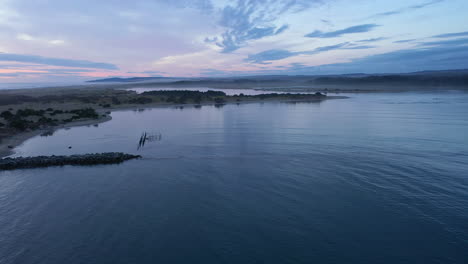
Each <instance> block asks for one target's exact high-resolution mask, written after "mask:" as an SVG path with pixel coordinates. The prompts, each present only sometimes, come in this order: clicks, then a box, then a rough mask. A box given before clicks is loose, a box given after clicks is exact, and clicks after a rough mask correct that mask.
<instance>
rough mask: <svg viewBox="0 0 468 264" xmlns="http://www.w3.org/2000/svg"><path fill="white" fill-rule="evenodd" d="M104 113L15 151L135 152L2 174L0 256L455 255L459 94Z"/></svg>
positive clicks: (89, 259)
mask: <svg viewBox="0 0 468 264" xmlns="http://www.w3.org/2000/svg"><path fill="white" fill-rule="evenodd" d="M112 116H113V120H112V121H110V122H107V123H104V124H101V125H99V127H93V126H91V127H78V128H72V129H69V130H60V131H57V132H56V133H55V134H54V135H53V136H50V137H36V138H33V139H30V140H28V141H27V142H25V144H23V145H22V146H20V147H19V148H18V149H17V154H16V155H39V154H52V153H54V154H71V153H87V152H103V151H124V152H130V153H139V154H141V155H143V156H144V158H143V159H141V160H134V161H129V162H126V163H124V164H121V165H110V166H96V167H63V168H44V169H34V170H18V171H8V172H0V263H2V264H3V263H392V264H395V263H424V264H428V263H444V264H445V263H466V261H467V260H468V250H467V248H468V174H467V171H468V163H467V161H468V94H466V93H456V92H454V93H446V94H442V93H439V94H435V93H420V94H414V93H398V94H358V95H353V97H352V98H350V99H346V100H331V101H326V102H322V103H309V104H306V103H301V104H280V103H264V104H260V103H254V104H245V105H239V106H237V105H226V106H224V107H221V108H216V107H211V106H204V107H202V108H201V109H196V108H188V107H187V108H184V109H175V108H161V109H151V110H146V111H142V112H136V111H122V112H114V113H113V114H112ZM145 131H146V132H148V133H161V135H162V138H161V140H160V141H154V142H147V143H146V144H145V146H144V147H143V148H142V149H140V150H137V148H138V140H139V138H140V136H141V135H142V133H143V132H145ZM68 146H72V147H73V148H72V149H68Z"/></svg>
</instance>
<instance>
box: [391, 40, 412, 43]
mask: <svg viewBox="0 0 468 264" xmlns="http://www.w3.org/2000/svg"><path fill="white" fill-rule="evenodd" d="M416 40H417V39H402V40H397V41H393V43H407V42H413V41H416Z"/></svg>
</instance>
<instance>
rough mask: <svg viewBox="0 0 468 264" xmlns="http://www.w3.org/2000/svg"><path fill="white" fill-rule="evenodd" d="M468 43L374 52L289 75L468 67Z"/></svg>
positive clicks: (293, 70)
mask: <svg viewBox="0 0 468 264" xmlns="http://www.w3.org/2000/svg"><path fill="white" fill-rule="evenodd" d="M467 58H468V46H466V45H459V46H454V45H440V46H434V47H421V48H416V49H405V50H399V51H393V52H388V53H383V54H377V55H371V56H367V57H364V58H359V59H355V60H352V61H350V62H347V63H336V64H328V65H320V66H304V67H297V65H296V66H293V65H291V66H290V67H289V69H287V70H285V73H289V74H346V73H357V72H364V73H401V72H414V71H423V70H446V69H466V68H468V60H467Z"/></svg>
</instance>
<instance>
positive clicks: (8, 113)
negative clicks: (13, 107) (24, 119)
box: [0, 111, 14, 120]
mask: <svg viewBox="0 0 468 264" xmlns="http://www.w3.org/2000/svg"><path fill="white" fill-rule="evenodd" d="M13 116H14V115H13V114H12V113H11V112H10V111H3V112H2V113H0V117H3V118H5V119H6V120H9V119H11V118H12V117H13Z"/></svg>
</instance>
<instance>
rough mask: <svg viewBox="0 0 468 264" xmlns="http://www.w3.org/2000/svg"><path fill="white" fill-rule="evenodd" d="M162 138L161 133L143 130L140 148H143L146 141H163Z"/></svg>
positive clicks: (139, 143)
mask: <svg viewBox="0 0 468 264" xmlns="http://www.w3.org/2000/svg"><path fill="white" fill-rule="evenodd" d="M161 140H162V135H161V133H155V132H153V133H151V134H150V133H147V132H143V134H142V135H141V137H140V141H139V142H138V148H137V149H138V150H139V149H141V148H143V147H144V146H145V144H146V142H156V141H161Z"/></svg>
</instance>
